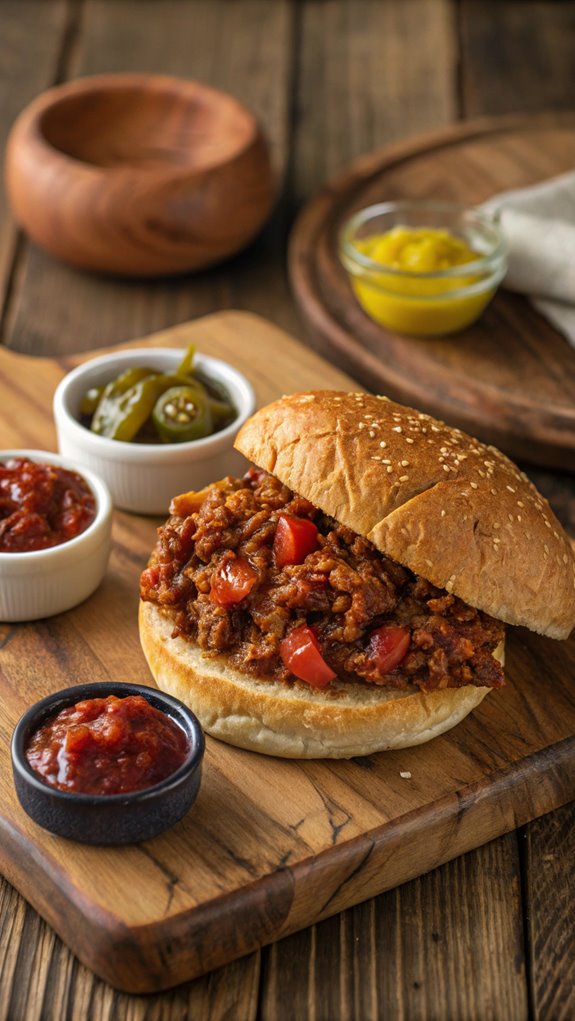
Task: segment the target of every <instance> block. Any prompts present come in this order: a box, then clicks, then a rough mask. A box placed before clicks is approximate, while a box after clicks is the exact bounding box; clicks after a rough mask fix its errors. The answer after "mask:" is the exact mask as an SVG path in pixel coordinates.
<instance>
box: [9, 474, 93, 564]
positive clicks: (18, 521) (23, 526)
mask: <svg viewBox="0 0 575 1021" xmlns="http://www.w3.org/2000/svg"><path fill="white" fill-rule="evenodd" d="M95 516H96V500H95V497H94V494H93V492H92V490H91V489H90V488H89V486H88V483H87V482H86V481H85V480H84V479H83V478H82V476H81V475H78V473H77V472H73V471H68V469H67V468H60V467H57V466H56V465H53V464H42V463H38V462H36V461H29V460H28V459H27V458H23V457H13V458H10V459H9V460H8V461H4V462H2V463H0V553H29V552H31V551H32V550H40V549H48V548H49V547H50V546H59V545H61V544H62V543H63V542H68V540H69V539H74V538H75V536H77V535H80V533H81V532H84V531H85V530H86V528H87V527H88V525H90V524H91V523H92V521H93V520H94V518H95Z"/></svg>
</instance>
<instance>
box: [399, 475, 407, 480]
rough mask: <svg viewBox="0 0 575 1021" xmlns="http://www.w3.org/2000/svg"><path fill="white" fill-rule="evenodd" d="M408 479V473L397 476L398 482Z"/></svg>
mask: <svg viewBox="0 0 575 1021" xmlns="http://www.w3.org/2000/svg"><path fill="white" fill-rule="evenodd" d="M408 479H409V475H400V476H399V481H400V482H407V481H408Z"/></svg>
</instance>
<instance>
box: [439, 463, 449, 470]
mask: <svg viewBox="0 0 575 1021" xmlns="http://www.w3.org/2000/svg"><path fill="white" fill-rule="evenodd" d="M441 467H442V468H443V470H444V472H448V471H449V465H448V464H442V465H441Z"/></svg>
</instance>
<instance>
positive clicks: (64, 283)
mask: <svg viewBox="0 0 575 1021" xmlns="http://www.w3.org/2000/svg"><path fill="white" fill-rule="evenodd" d="M158 14H159V9H158V6H157V4H154V3H141V2H139V0H122V2H121V3H109V2H108V0H87V3H86V4H85V5H84V7H83V16H82V19H81V22H80V25H81V34H80V36H79V38H78V39H77V41H76V43H75V45H74V47H73V48H72V49H71V58H70V67H69V69H68V70H69V74H70V76H71V77H76V76H79V75H85V74H94V73H96V72H106V71H130V70H141V69H142V68H143V67H145V68H146V70H148V71H152V72H163V73H170V74H175V75H181V76H185V77H192V78H198V79H200V80H201V81H204V82H206V83H208V84H211V85H215V86H217V87H219V88H222V89H224V90H228V91H230V92H232V93H233V94H234V95H237V96H238V98H239V99H241V100H242V101H243V102H245V103H246V104H247V105H248V106H249V107H251V108H252V109H253V110H254V111H255V112H256V114H257V115H258V116H259V118H260V120H261V122H262V125H263V127H264V130H265V131H266V132H267V134H268V136H269V137H270V141H271V147H272V155H273V159H274V163H275V166H276V168H277V173H278V178H279V179H280V184H281V179H282V175H283V168H284V165H285V159H286V152H287V148H288V118H287V103H288V95H289V91H288V79H289V73H290V61H291V46H292V39H291V24H292V15H291V4H290V3H289V2H288V0H271V2H269V3H266V4H261V3H259V2H258V0H247V2H242V3H241V4H238V3H236V2H235V0H194V3H193V4H184V3H181V2H180V0H163V2H162V10H161V17H159V16H158ZM282 216H283V214H282V211H281V207H278V209H276V212H275V214H274V216H273V217H272V219H271V221H270V223H269V224H268V226H267V228H265V229H264V231H263V232H262V234H261V236H260V238H259V239H258V240H256V241H255V242H254V244H252V245H251V246H250V247H249V249H247V250H246V252H244V253H240V254H239V255H238V256H236V257H235V258H233V259H231V260H228V261H227V262H226V263H223V264H222V265H221V266H219V267H217V268H215V269H213V270H212V271H210V272H209V273H197V274H193V275H189V274H188V275H187V276H183V277H179V278H172V279H163V280H151V281H149V282H147V283H146V285H145V286H142V284H141V283H140V282H138V281H121V280H116V279H113V278H105V277H103V276H96V275H90V274H87V273H80V272H77V271H75V270H73V269H71V268H70V267H68V266H66V265H64V264H63V263H60V262H57V261H56V260H55V259H53V258H51V257H50V256H48V255H46V254H45V253H44V252H42V251H40V249H38V248H36V247H35V246H33V245H28V246H27V247H26V249H25V251H24V253H23V258H22V265H21V268H20V275H19V280H18V288H17V289H16V290H15V293H14V296H13V301H12V303H11V307H10V309H9V316H8V318H7V324H6V343H7V344H8V346H10V347H11V348H14V349H16V350H19V351H22V352H28V353H36V354H48V353H51V354H59V353H64V352H66V351H69V350H71V349H74V350H77V351H81V350H91V349H94V348H96V347H102V346H104V345H106V344H111V343H117V342H120V341H123V340H126V339H129V338H130V337H134V336H141V335H142V334H143V333H147V332H150V331H152V330H157V329H160V328H162V327H163V326H168V325H171V324H172V323H174V322H179V321H182V320H186V319H189V318H193V317H197V316H201V315H203V314H205V313H207V312H210V311H214V310H216V309H220V308H229V307H230V306H234V307H239V308H251V309H253V310H254V311H259V312H260V313H262V314H265V315H268V316H273V317H274V318H275V319H276V320H277V321H278V322H283V324H284V325H285V326H286V327H287V328H290V327H294V328H295V326H296V314H295V311H294V309H293V306H292V303H291V301H290V299H289V294H288V287H287V279H286V272H285V265H284V263H285V259H284V248H285V229H286V228H285V223H284V221H283V219H282Z"/></svg>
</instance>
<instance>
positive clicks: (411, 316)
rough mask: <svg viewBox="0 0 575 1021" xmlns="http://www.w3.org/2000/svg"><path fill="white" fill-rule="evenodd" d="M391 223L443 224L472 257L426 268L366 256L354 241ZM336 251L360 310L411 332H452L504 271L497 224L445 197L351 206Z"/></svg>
mask: <svg viewBox="0 0 575 1021" xmlns="http://www.w3.org/2000/svg"><path fill="white" fill-rule="evenodd" d="M394 227H408V228H410V227H411V228H416V227H417V228H431V229H439V230H445V231H447V232H448V233H449V234H451V235H452V236H453V237H455V238H457V239H459V240H461V241H464V242H465V243H466V244H467V245H468V246H469V247H470V248H471V249H472V250H473V251H474V252H477V259H476V260H474V261H472V262H467V263H463V264H461V265H456V266H451V267H449V268H447V269H440V270H434V271H432V272H414V271H409V270H405V269H403V268H401V269H397V268H394V267H391V266H388V265H385V264H384V263H382V262H377V261H374V260H373V259H372V258H370V257H369V256H368V255H366V254H365V253H364V252H363V251H361V249H360V247H359V245H358V242H362V241H365V240H366V239H367V238H369V237H371V236H374V235H382V234H386V233H387V232H388V231H390V230H392V229H393V228H394ZM339 256H340V259H341V262H342V264H343V266H344V267H345V269H346V270H347V272H348V274H349V280H350V283H351V286H352V288H353V291H354V293H355V296H356V298H357V300H358V302H359V304H360V305H361V307H362V308H363V310H364V311H365V312H366V313H367V315H369V316H370V318H371V319H373V320H374V321H375V322H377V323H379V324H380V325H382V326H385V327H386V328H387V329H390V330H393V331H394V332H397V333H401V334H410V335H412V336H421V337H426V336H441V335H443V334H449V333H455V332H457V331H458V330H462V329H464V327H466V326H469V325H470V323H472V322H474V321H475V320H476V319H477V318H478V317H479V316H480V315H481V313H482V312H483V310H484V308H485V307H486V305H487V304H488V303H489V301H490V300H491V298H492V297H493V295H494V294H495V291H496V290H497V287H498V286H499V284H500V283H501V280H502V279H503V277H504V276H505V273H506V270H507V255H506V250H505V245H504V241H503V237H502V235H501V233H500V231H499V228H498V227H497V224H496V223H495V222H494V221H493V220H492V219H491V218H489V217H488V216H485V215H483V214H482V213H481V212H479V211H477V210H475V209H467V208H465V207H464V206H459V205H456V204H454V203H449V202H427V201H412V202H411V201H404V202H382V203H379V204H377V205H373V206H368V207H367V208H365V209H362V210H360V211H359V212H358V213H355V214H354V215H353V216H352V217H351V218H350V219H349V220H348V221H347V222H346V223H345V225H344V227H343V229H342V230H341V232H340V237H339Z"/></svg>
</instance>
